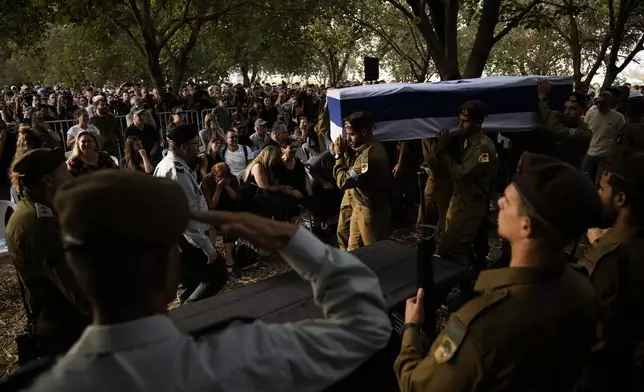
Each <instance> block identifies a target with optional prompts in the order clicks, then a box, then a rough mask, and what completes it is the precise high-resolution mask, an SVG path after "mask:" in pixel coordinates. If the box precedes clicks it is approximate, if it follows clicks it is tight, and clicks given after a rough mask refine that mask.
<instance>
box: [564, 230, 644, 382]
mask: <svg viewBox="0 0 644 392" xmlns="http://www.w3.org/2000/svg"><path fill="white" fill-rule="evenodd" d="M643 253H644V228H635V229H631V230H614V229H610V230H609V231H608V232H607V233H606V234H604V235H603V236H602V237H600V238H599V240H597V242H595V244H594V245H593V246H592V248H591V249H590V250H589V251H588V253H586V254H585V255H584V257H582V258H581V260H580V261H579V262H578V263H577V264H576V266H575V267H576V268H578V269H579V270H581V271H583V272H584V274H585V275H586V276H588V277H589V278H590V282H591V283H592V285H593V287H594V288H595V291H596V293H597V296H598V298H599V304H600V310H601V316H602V320H603V323H604V329H603V330H604V334H603V335H604V343H605V346H604V348H603V350H601V351H599V352H598V353H597V358H596V361H595V362H594V366H593V369H592V371H591V372H590V375H591V380H592V381H591V384H592V385H593V389H594V390H598V391H599V390H610V389H612V390H616V391H617V390H619V391H631V390H632V391H636V390H637V391H641V390H644V385H643V384H642V382H644V263H642V254H643ZM637 377H639V378H637ZM636 384H637V388H636ZM606 388H609V389H606Z"/></svg>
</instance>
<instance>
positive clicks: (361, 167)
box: [360, 162, 369, 173]
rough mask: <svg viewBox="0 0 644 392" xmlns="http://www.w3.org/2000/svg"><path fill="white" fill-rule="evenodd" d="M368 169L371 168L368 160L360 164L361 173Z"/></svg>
mask: <svg viewBox="0 0 644 392" xmlns="http://www.w3.org/2000/svg"><path fill="white" fill-rule="evenodd" d="M367 170H369V163H367V162H362V163H361V164H360V173H366V172H367Z"/></svg>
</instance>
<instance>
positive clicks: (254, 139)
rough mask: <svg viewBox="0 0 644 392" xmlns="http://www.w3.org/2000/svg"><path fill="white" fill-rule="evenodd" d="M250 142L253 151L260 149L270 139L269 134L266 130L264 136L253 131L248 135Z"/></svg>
mask: <svg viewBox="0 0 644 392" xmlns="http://www.w3.org/2000/svg"><path fill="white" fill-rule="evenodd" d="M249 139H250V142H251V144H252V145H253V151H262V150H263V149H264V147H266V143H268V141H269V140H271V135H270V133H269V132H268V131H266V132H264V136H263V137H262V136H259V134H258V133H257V132H255V133H253V134H252V135H250V137H249Z"/></svg>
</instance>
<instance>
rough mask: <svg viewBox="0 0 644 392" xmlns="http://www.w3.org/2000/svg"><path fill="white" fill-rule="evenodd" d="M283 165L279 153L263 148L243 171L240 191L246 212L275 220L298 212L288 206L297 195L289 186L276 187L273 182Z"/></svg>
mask: <svg viewBox="0 0 644 392" xmlns="http://www.w3.org/2000/svg"><path fill="white" fill-rule="evenodd" d="M283 165H284V164H283V163H282V151H281V150H280V149H279V148H277V147H273V146H268V147H266V148H264V149H263V150H262V151H261V152H260V153H259V155H258V156H257V158H255V159H253V161H252V162H251V163H250V164H249V165H248V167H247V168H246V173H245V175H244V186H243V189H242V193H243V197H244V203H245V206H246V209H248V210H250V211H251V212H253V213H255V214H258V215H262V216H266V217H270V218H275V219H278V220H288V219H289V218H290V217H291V216H293V215H294V214H295V215H297V213H298V212H299V209H298V207H297V205H294V204H293V203H290V200H292V199H291V198H290V197H297V196H296V195H297V194H299V192H297V191H295V190H294V189H293V188H292V187H290V186H284V185H279V181H278V180H277V174H278V173H279V171H280V170H282V167H283ZM296 192H297V194H296Z"/></svg>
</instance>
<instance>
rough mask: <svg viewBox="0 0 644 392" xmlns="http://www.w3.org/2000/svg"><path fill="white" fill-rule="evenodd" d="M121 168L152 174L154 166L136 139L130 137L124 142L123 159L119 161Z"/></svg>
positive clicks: (139, 140)
mask: <svg viewBox="0 0 644 392" xmlns="http://www.w3.org/2000/svg"><path fill="white" fill-rule="evenodd" d="M121 167H122V168H123V169H125V170H132V171H140V172H142V173H146V174H152V172H154V164H153V163H152V162H151V161H150V158H149V157H148V153H147V151H145V149H144V148H143V145H142V144H141V139H139V138H138V137H136V136H130V137H128V138H127V140H125V158H123V159H122V160H121Z"/></svg>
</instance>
